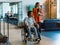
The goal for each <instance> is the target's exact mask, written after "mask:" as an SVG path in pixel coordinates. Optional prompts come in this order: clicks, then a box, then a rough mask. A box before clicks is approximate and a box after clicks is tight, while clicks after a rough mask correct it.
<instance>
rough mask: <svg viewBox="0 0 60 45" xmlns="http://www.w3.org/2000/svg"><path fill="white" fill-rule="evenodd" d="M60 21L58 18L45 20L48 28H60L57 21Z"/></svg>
mask: <svg viewBox="0 0 60 45" xmlns="http://www.w3.org/2000/svg"><path fill="white" fill-rule="evenodd" d="M57 22H60V20H57V19H47V20H45V21H44V23H45V29H46V30H60V29H58V28H57V26H56V23H57Z"/></svg>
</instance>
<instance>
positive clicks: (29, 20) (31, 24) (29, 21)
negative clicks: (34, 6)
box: [24, 11, 39, 39]
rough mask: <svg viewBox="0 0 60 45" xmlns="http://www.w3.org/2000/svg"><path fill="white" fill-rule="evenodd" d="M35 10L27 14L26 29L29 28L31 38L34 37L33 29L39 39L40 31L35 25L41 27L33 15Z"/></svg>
mask: <svg viewBox="0 0 60 45" xmlns="http://www.w3.org/2000/svg"><path fill="white" fill-rule="evenodd" d="M32 15H33V12H32V11H29V12H28V14H27V16H28V17H26V18H25V20H24V23H25V29H27V32H28V33H29V38H30V39H32V31H33V32H34V34H35V39H38V38H39V37H38V32H37V28H36V27H35V26H37V27H38V28H39V25H38V24H37V23H36V22H35V20H34V18H33V17H32Z"/></svg>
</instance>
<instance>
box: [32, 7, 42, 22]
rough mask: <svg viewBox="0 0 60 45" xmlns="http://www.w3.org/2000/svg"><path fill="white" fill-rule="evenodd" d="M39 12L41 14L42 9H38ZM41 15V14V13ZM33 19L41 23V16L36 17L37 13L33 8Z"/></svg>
mask: <svg viewBox="0 0 60 45" xmlns="http://www.w3.org/2000/svg"><path fill="white" fill-rule="evenodd" d="M39 12H40V13H42V9H41V8H40V9H39ZM42 14H43V13H42ZM33 17H34V19H35V21H36V22H37V23H38V22H41V20H42V16H39V15H38V12H37V8H33Z"/></svg>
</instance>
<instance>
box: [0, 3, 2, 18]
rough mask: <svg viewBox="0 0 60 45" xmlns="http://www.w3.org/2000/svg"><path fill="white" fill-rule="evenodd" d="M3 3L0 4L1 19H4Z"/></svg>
mask: <svg viewBox="0 0 60 45" xmlns="http://www.w3.org/2000/svg"><path fill="white" fill-rule="evenodd" d="M2 7H3V3H0V18H2V17H3V8H2Z"/></svg>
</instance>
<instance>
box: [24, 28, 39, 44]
mask: <svg viewBox="0 0 60 45" xmlns="http://www.w3.org/2000/svg"><path fill="white" fill-rule="evenodd" d="M31 32H32V39H31V38H30V37H29V32H28V30H27V28H26V27H24V42H25V43H27V41H33V42H37V43H39V42H40V39H39V40H38V39H35V33H34V30H33V29H31Z"/></svg>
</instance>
